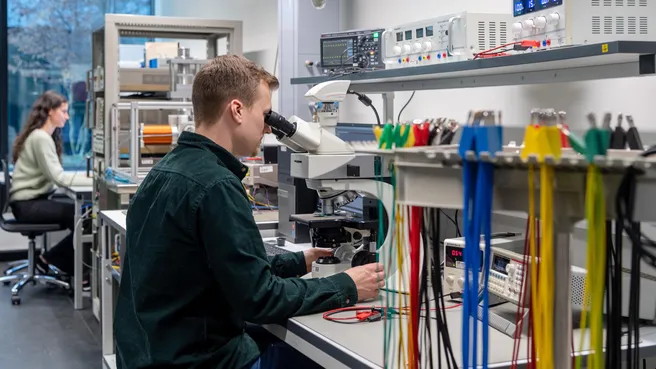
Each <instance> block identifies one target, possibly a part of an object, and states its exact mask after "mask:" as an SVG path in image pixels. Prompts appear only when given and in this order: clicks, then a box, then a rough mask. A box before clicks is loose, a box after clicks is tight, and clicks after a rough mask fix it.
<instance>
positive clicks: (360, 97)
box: [347, 90, 381, 126]
mask: <svg viewBox="0 0 656 369" xmlns="http://www.w3.org/2000/svg"><path fill="white" fill-rule="evenodd" d="M347 93H349V94H351V95H355V96H357V97H358V100H360V102H361V103H362V104H363V105H364V106H368V107H370V108H371V109H373V111H374V114H376V124H378V126H381V124H380V116H379V115H378V110H376V107H375V106H374V104H373V103H372V102H371V99H370V98H369V96H367V95H365V94H361V93H359V92H357V91H353V90H349V91H348V92H347Z"/></svg>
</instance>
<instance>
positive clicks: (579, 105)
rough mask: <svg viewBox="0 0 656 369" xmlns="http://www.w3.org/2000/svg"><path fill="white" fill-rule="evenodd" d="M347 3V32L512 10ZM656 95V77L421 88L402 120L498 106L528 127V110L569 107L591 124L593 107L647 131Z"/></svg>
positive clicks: (474, 2)
mask: <svg viewBox="0 0 656 369" xmlns="http://www.w3.org/2000/svg"><path fill="white" fill-rule="evenodd" d="M301 1H302V0H301ZM308 1H309V0H308ZM342 6H344V7H348V9H344V12H343V14H344V19H343V21H342V22H341V24H342V30H347V29H357V28H370V27H389V26H394V25H397V24H402V23H404V22H411V21H417V20H421V19H426V18H430V17H431V16H435V15H441V14H448V13H451V12H456V11H461V10H467V11H471V12H488V13H504V12H509V11H510V9H511V0H458V1H435V0H408V1H406V2H405V3H403V4H402V3H401V2H399V1H396V0H394V1H393V0H347V1H342ZM373 11H376V12H378V11H380V12H381V13H382V14H384V15H383V16H373V13H372V12H373ZM655 93H656V79H654V78H653V77H647V78H631V79H612V80H603V81H591V82H577V83H563V84H548V85H531V86H516V87H490V88H476V89H459V90H446V91H422V92H417V93H416V95H415V97H414V99H413V101H412V102H411V103H410V105H409V106H408V107H407V108H406V110H405V111H404V113H403V117H402V119H414V118H421V117H434V116H447V117H452V118H456V119H459V120H461V121H462V120H464V119H465V118H466V116H467V112H468V111H469V110H470V109H495V110H501V111H502V112H503V113H504V125H507V126H511V125H512V126H524V125H526V123H527V121H528V112H529V110H530V109H531V108H534V107H539V108H555V109H559V110H565V111H567V113H568V118H569V121H570V122H569V124H570V126H571V127H572V128H586V127H587V126H586V124H587V123H585V122H586V121H585V119H584V116H585V114H587V113H588V112H590V111H596V112H598V116H599V115H600V114H601V113H602V112H606V111H610V112H614V113H618V112H622V113H624V114H633V116H634V118H635V120H636V125H637V126H638V127H639V128H641V129H642V130H643V131H656V127H654V125H653V124H652V121H651V119H650V118H651V117H650V110H649V109H651V107H650V103H649V100H650V97H651V96H654V94H655ZM410 94H411V92H407V93H406V92H399V93H396V95H395V103H394V108H395V115H396V114H398V111H399V109H401V107H402V106H403V105H404V104H405V102H406V101H407V99H408V98H409V97H410ZM349 98H351V97H349ZM371 98H372V100H374V102H375V104H376V107H377V109H378V111H379V112H381V111H382V102H381V100H380V98H379V95H372V96H371ZM342 106H343V109H342V112H341V113H340V121H342V122H350V123H355V122H369V123H374V122H375V118H374V115H373V113H372V112H371V109H368V108H365V107H364V106H363V105H361V104H360V103H359V102H358V101H357V100H356V99H350V100H349V101H348V103H345V104H344V105H342ZM395 119H396V117H395Z"/></svg>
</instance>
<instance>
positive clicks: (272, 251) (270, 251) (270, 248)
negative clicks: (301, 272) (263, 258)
mask: <svg viewBox="0 0 656 369" xmlns="http://www.w3.org/2000/svg"><path fill="white" fill-rule="evenodd" d="M264 249H265V250H266V253H267V255H268V256H275V255H280V254H287V253H290V252H291V251H289V250H285V249H283V248H282V247H279V246H276V245H273V244H270V243H266V242H265V243H264Z"/></svg>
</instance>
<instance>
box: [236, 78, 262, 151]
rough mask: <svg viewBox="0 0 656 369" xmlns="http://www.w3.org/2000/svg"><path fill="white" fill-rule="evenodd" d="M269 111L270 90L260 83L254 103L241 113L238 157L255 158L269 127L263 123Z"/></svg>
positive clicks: (237, 148)
mask: <svg viewBox="0 0 656 369" xmlns="http://www.w3.org/2000/svg"><path fill="white" fill-rule="evenodd" d="M270 110H271V89H270V88H269V86H268V85H267V84H266V83H265V82H264V81H262V82H261V83H260V86H259V87H258V89H257V92H256V94H255V101H254V102H253V105H252V106H251V107H250V108H246V109H244V111H243V120H242V124H241V127H240V129H239V132H240V134H239V145H238V147H235V149H236V150H235V151H238V152H235V154H237V155H239V156H256V155H257V154H258V152H259V151H260V144H261V142H262V139H263V138H264V135H265V134H266V133H271V127H269V126H268V125H267V124H265V123H264V117H265V116H266V114H267V113H268V112H269V111H270Z"/></svg>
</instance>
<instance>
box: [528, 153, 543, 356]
mask: <svg viewBox="0 0 656 369" xmlns="http://www.w3.org/2000/svg"><path fill="white" fill-rule="evenodd" d="M535 219H536V218H535V168H534V167H533V165H529V167H528V221H529V224H528V237H529V248H530V250H529V255H530V259H529V260H530V264H529V267H530V272H531V278H530V281H531V283H530V286H529V287H530V289H531V301H533V303H532V306H530V307H529V308H531V309H533V312H532V314H533V319H532V320H533V336H534V337H540V334H542V324H541V323H542V320H541V319H540V316H541V314H540V313H541V311H542V309H541V308H540V305H539V304H538V284H537V280H538V259H537V245H536V232H535ZM540 341H541V340H540V339H538V340H535V339H534V344H535V346H536V351H537V355H538V357H539V354H540V353H541V352H540V349H541V346H538V343H539V342H540ZM534 359H536V358H534Z"/></svg>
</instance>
